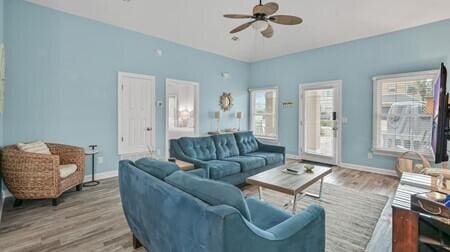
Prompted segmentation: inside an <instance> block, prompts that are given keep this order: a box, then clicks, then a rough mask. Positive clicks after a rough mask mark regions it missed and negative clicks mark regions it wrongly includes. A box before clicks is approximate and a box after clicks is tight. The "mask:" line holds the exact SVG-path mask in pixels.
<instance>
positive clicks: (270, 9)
mask: <svg viewBox="0 0 450 252" xmlns="http://www.w3.org/2000/svg"><path fill="white" fill-rule="evenodd" d="M264 8H265V9H266V12H264V14H266V15H267V16H269V15H272V14H274V13H275V12H277V11H278V4H277V3H274V2H271V3H266V4H264Z"/></svg>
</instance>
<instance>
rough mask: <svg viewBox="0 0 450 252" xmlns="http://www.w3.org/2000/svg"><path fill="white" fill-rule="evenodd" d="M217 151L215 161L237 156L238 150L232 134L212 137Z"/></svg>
mask: <svg viewBox="0 0 450 252" xmlns="http://www.w3.org/2000/svg"><path fill="white" fill-rule="evenodd" d="M213 140H214V144H215V145H216V150H217V159H224V158H227V157H233V156H239V148H238V146H237V143H236V139H235V138H234V135H233V134H220V135H215V136H213Z"/></svg>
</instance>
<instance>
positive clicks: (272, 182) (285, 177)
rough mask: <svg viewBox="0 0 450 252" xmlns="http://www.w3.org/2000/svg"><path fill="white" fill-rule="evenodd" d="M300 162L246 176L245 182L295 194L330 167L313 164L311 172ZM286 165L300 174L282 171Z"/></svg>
mask: <svg viewBox="0 0 450 252" xmlns="http://www.w3.org/2000/svg"><path fill="white" fill-rule="evenodd" d="M303 165H304V164H302V163H294V164H286V165H282V166H278V167H275V168H272V169H270V170H267V171H264V172H261V173H258V174H256V175H254V176H251V177H248V178H247V183H249V184H252V185H257V186H261V187H265V188H268V189H272V190H274V191H278V192H283V193H287V194H291V195H295V194H297V193H300V192H302V191H304V190H305V189H306V188H307V187H309V186H311V185H312V184H314V183H315V182H317V181H319V180H320V179H322V178H323V177H325V176H326V175H328V174H330V173H331V168H330V167H325V166H318V165H314V170H313V172H311V173H308V172H305V171H304V169H303ZM288 167H291V168H296V169H299V170H301V171H302V173H300V174H289V173H286V172H282V170H283V169H286V168H288Z"/></svg>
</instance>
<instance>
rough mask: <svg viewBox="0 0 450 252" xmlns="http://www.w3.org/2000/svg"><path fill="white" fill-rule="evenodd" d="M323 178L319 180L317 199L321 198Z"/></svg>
mask: <svg viewBox="0 0 450 252" xmlns="http://www.w3.org/2000/svg"><path fill="white" fill-rule="evenodd" d="M322 187H323V178H321V179H320V189H319V199H321V198H322Z"/></svg>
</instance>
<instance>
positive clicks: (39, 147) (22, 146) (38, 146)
mask: <svg viewBox="0 0 450 252" xmlns="http://www.w3.org/2000/svg"><path fill="white" fill-rule="evenodd" d="M17 148H19V150H21V151H25V152H31V153H39V154H48V155H51V154H52V153H50V150H49V149H48V147H47V145H46V144H45V143H44V142H42V141H37V142H32V143H18V144H17Z"/></svg>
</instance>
